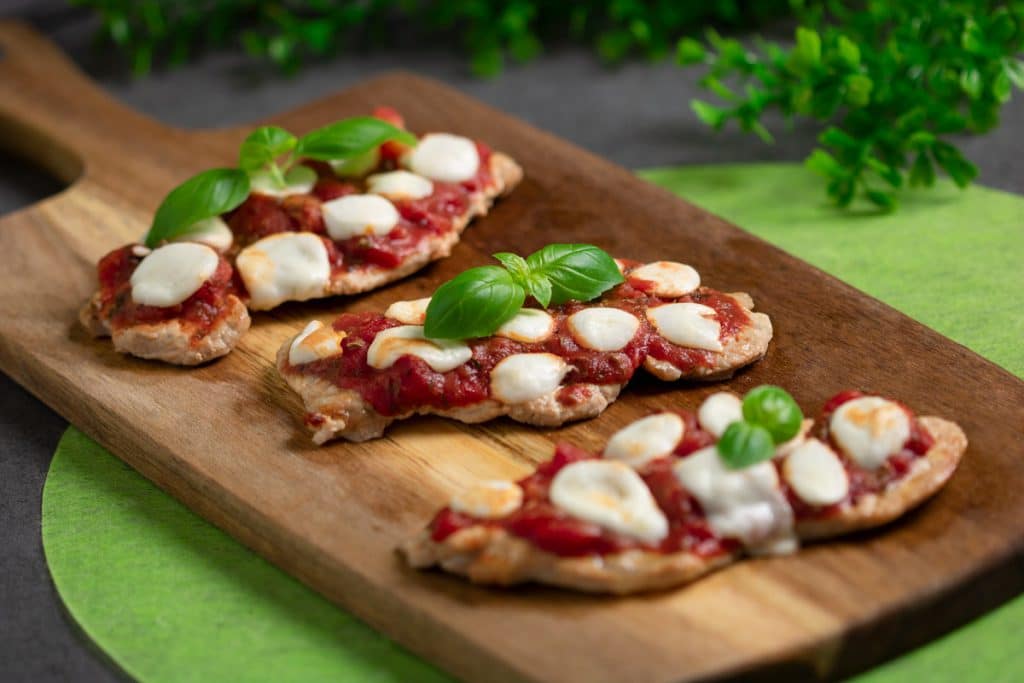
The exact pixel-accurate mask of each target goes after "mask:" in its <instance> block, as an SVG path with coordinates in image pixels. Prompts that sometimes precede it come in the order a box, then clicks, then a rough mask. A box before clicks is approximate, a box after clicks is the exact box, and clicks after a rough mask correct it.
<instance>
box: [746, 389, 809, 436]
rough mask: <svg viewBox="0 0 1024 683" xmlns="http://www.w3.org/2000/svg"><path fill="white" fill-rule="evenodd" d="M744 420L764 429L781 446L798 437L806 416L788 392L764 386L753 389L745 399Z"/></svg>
mask: <svg viewBox="0 0 1024 683" xmlns="http://www.w3.org/2000/svg"><path fill="white" fill-rule="evenodd" d="M743 419H744V420H746V421H747V422H749V423H751V424H753V425H757V426H759V427H763V428H764V429H765V430H767V432H768V433H769V434H770V435H771V438H772V440H773V441H774V442H775V443H777V444H779V443H782V442H783V441H789V440H790V439H792V438H793V437H794V436H796V435H797V432H799V431H800V425H801V424H802V423H803V421H804V414H803V412H802V411H801V410H800V406H798V405H797V404H796V401H794V400H793V397H792V396H790V395H789V393H788V392H787V391H785V390H784V389H782V388H781V387H776V386H772V385H770V384H764V385H762V386H759V387H755V388H754V389H751V390H750V391H749V392H747V395H746V396H744V397H743Z"/></svg>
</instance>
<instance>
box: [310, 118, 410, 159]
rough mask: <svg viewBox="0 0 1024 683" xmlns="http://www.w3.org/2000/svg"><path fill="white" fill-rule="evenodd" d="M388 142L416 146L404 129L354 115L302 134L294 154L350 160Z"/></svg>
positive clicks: (312, 157) (314, 157)
mask: <svg viewBox="0 0 1024 683" xmlns="http://www.w3.org/2000/svg"><path fill="white" fill-rule="evenodd" d="M391 140H394V141H396V142H401V143H402V144H405V145H415V144H416V136H415V135H413V134H412V133H410V132H409V131H407V130H402V129H401V128H399V127H397V126H394V125H392V124H390V123H388V122H387V121H382V120H381V119H378V118H374V117H373V116H356V117H354V118H351V119H344V120H342V121H338V122H336V123H332V124H330V125H329V126H324V127H323V128H318V129H317V130H314V131H313V132H311V133H307V134H306V135H303V136H302V137H301V138H299V142H298V145H297V146H296V149H295V154H296V155H297V156H302V157H307V158H310V159H319V160H321V161H335V160H338V159H351V158H352V157H356V156H359V155H360V154H364V153H365V152H366V151H367V150H370V149H372V148H374V147H377V146H378V145H382V144H384V143H385V142H389V141H391Z"/></svg>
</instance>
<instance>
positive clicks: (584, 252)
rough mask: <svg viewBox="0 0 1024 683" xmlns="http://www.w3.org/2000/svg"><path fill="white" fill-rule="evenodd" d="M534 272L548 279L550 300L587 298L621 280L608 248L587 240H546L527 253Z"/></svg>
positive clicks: (561, 300) (527, 259) (554, 301)
mask: <svg viewBox="0 0 1024 683" xmlns="http://www.w3.org/2000/svg"><path fill="white" fill-rule="evenodd" d="M526 263H527V265H529V267H530V271H531V273H532V274H534V275H541V276H544V277H546V278H547V279H548V280H549V281H550V282H551V303H553V304H555V305H558V304H561V303H565V302H566V301H569V300H570V299H575V300H577V301H590V300H591V299H594V298H596V297H598V296H600V295H601V294H603V293H604V292H606V291H608V290H609V289H611V288H612V287H614V286H615V285H617V284H620V283H621V282H623V278H622V273H621V272H620V271H619V267H618V266H617V265H615V260H614V259H613V258H612V257H611V256H609V255H608V253H607V252H605V251H603V250H601V249H599V248H597V247H595V246H593V245H590V244H549V245H548V246H546V247H544V248H543V249H540V250H539V251H535V252H534V253H532V254H530V255H529V256H528V257H526Z"/></svg>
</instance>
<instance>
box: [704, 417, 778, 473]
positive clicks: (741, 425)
mask: <svg viewBox="0 0 1024 683" xmlns="http://www.w3.org/2000/svg"><path fill="white" fill-rule="evenodd" d="M717 447H718V453H719V455H720V456H721V457H722V460H723V461H724V462H725V465H726V467H728V468H730V469H734V470H738V469H742V468H744V467H749V466H751V465H756V464H757V463H759V462H763V461H765V460H768V459H769V458H771V457H772V456H773V455H774V454H775V444H773V443H772V435H771V434H770V433H769V432H768V430H767V429H765V428H764V427H761V426H759V425H752V424H750V423H749V422H743V421H740V422H733V423H732V424H731V425H729V426H728V427H726V429H725V433H724V434H722V438H721V439H719V441H718V445H717Z"/></svg>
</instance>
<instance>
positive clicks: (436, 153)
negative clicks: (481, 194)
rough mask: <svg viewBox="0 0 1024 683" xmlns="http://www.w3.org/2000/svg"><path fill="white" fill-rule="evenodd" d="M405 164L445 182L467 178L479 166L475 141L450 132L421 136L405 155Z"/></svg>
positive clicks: (420, 172)
mask: <svg viewBox="0 0 1024 683" xmlns="http://www.w3.org/2000/svg"><path fill="white" fill-rule="evenodd" d="M406 163H407V164H408V166H409V168H410V169H411V170H412V171H413V172H415V173H418V174H419V175H421V176H426V177H427V178H430V179H431V180H439V181H441V182H445V183H461V182H463V181H465V180H470V179H471V178H473V177H474V176H475V175H476V172H477V170H478V169H479V168H480V154H479V153H478V152H477V149H476V143H474V142H473V141H472V140H470V139H469V138H464V137H461V136H458V135H450V134H449V133H431V134H430V135H424V136H423V138H422V139H420V142H419V144H418V145H416V147H415V148H413V150H412V151H411V152H410V153H409V154H408V156H407V158H406Z"/></svg>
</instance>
